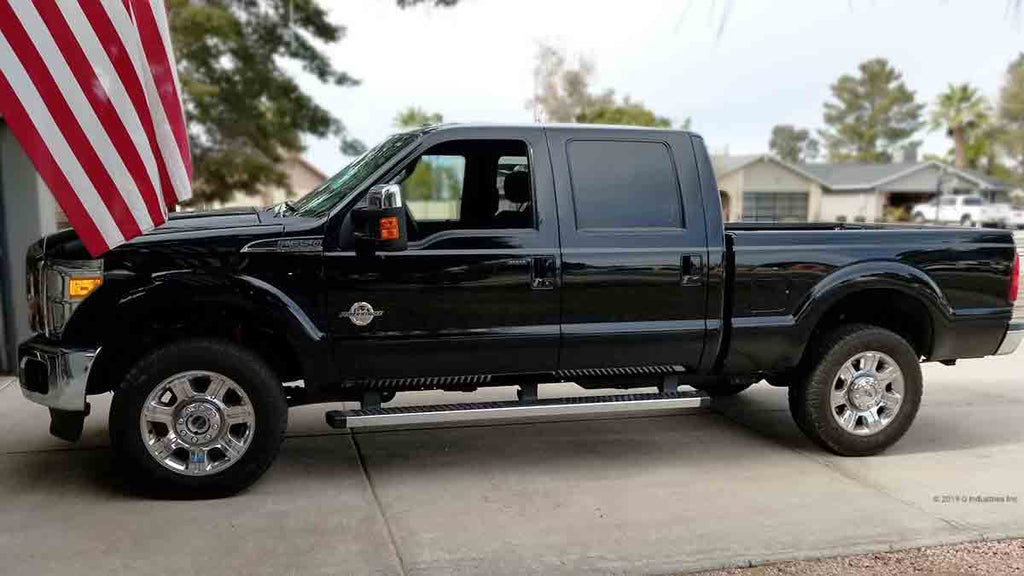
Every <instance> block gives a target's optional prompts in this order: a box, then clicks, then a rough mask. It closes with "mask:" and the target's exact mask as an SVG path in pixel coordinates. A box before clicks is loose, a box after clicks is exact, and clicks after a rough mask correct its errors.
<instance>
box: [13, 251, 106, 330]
mask: <svg viewBox="0 0 1024 576" xmlns="http://www.w3.org/2000/svg"><path fill="white" fill-rule="evenodd" d="M36 282H38V283H40V284H41V285H40V286H39V289H38V290H36V291H34V292H35V294H34V297H35V298H36V299H38V302H39V304H41V305H42V306H41V314H40V316H41V320H42V321H41V322H40V324H41V328H42V329H41V330H39V331H40V332H43V333H44V334H46V336H48V337H51V338H59V337H60V335H61V333H62V332H63V331H64V326H65V325H66V324H67V322H68V319H69V318H71V314H72V313H73V312H74V311H75V308H77V307H78V305H79V304H81V303H82V301H83V300H85V298H86V297H87V296H89V295H90V294H92V293H93V292H95V291H96V289H97V288H99V287H100V286H101V285H102V284H103V261H102V260H50V261H44V262H43V264H42V266H40V270H39V274H38V276H37V278H36ZM30 283H31V279H30Z"/></svg>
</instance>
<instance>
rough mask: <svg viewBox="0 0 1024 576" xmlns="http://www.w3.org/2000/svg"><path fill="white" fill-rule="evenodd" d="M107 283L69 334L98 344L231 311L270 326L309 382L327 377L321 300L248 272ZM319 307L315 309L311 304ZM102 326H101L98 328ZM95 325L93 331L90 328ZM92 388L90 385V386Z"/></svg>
mask: <svg viewBox="0 0 1024 576" xmlns="http://www.w3.org/2000/svg"><path fill="white" fill-rule="evenodd" d="M132 284H134V283H133V282H131V279H123V280H114V281H109V282H107V283H105V284H104V286H103V287H102V288H101V289H100V290H98V291H97V294H95V295H94V296H95V297H96V298H95V300H94V296H90V297H89V298H88V299H86V301H84V302H83V303H82V305H81V306H80V307H79V309H78V310H77V311H76V312H75V314H74V315H73V316H72V318H71V321H69V323H68V333H69V334H80V335H86V334H88V335H90V336H91V338H90V339H94V340H95V339H96V335H97V332H99V334H100V337H99V339H98V340H97V341H95V342H94V345H96V346H104V347H107V344H108V343H111V342H125V339H140V340H142V339H146V338H147V336H148V334H147V332H148V331H156V332H157V333H159V330H161V328H166V327H170V326H172V325H175V324H184V325H183V326H182V329H183V330H185V331H186V333H187V331H188V330H189V329H192V328H196V327H198V326H201V325H202V320H203V319H204V318H207V317H211V316H212V315H216V314H231V315H233V316H236V317H238V318H243V319H244V320H245V321H246V322H247V323H251V324H254V325H257V326H259V327H260V328H265V329H266V330H268V331H269V332H271V333H273V334H274V335H275V337H276V338H279V339H280V343H281V345H284V346H287V347H288V348H289V351H290V352H291V353H292V354H293V355H294V357H295V359H296V360H297V362H298V364H299V367H300V369H301V372H302V375H303V377H304V378H305V379H306V383H307V386H315V385H317V384H320V383H323V382H325V381H326V378H327V375H328V374H329V370H330V365H329V362H330V354H329V353H328V346H327V338H326V335H325V334H324V333H323V331H322V330H320V329H319V328H318V327H317V325H316V323H315V322H314V321H313V317H312V314H315V307H316V306H318V303H317V302H306V303H304V304H305V308H304V307H303V305H300V304H299V303H298V302H296V301H295V299H293V298H292V297H290V296H289V295H288V294H286V293H284V292H283V291H282V290H280V289H279V288H277V287H275V286H273V285H271V284H269V283H267V282H265V281H263V280H261V279H259V278H256V277H253V276H248V275H245V274H211V273H202V274H199V273H196V272H194V271H191V270H182V271H173V272H166V273H159V274H154V275H152V276H150V277H148V278H147V279H146V280H145V281H143V282H141V283H138V284H134V285H132ZM310 308H314V309H310ZM97 326H99V327H102V329H101V330H99V331H97V330H96V327H97ZM90 327H91V330H90ZM90 387H91V386H90Z"/></svg>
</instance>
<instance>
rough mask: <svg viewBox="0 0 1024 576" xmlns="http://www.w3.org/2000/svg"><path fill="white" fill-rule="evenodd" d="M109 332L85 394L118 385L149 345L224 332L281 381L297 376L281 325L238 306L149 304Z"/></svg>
mask: <svg viewBox="0 0 1024 576" xmlns="http://www.w3.org/2000/svg"><path fill="white" fill-rule="evenodd" d="M108 334H109V336H110V337H108V338H106V339H105V340H104V342H103V346H102V349H101V351H100V354H99V356H98V357H97V360H96V363H95V364H94V365H93V367H92V370H91V372H90V374H89V383H88V386H87V393H89V394H99V393H102V392H109V391H111V390H114V389H115V388H117V386H118V385H119V384H120V382H121V379H122V378H123V377H124V375H125V374H126V373H127V372H128V370H129V369H130V368H131V366H132V365H133V364H135V362H137V361H138V360H139V359H140V358H142V357H143V356H144V355H146V354H147V353H149V352H150V351H152V350H155V349H156V348H158V347H160V346H163V345H166V344H168V343H170V342H173V341H175V340H181V339H184V338H194V337H212V338H223V339H225V340H229V341H231V342H234V343H236V344H239V345H241V346H244V347H246V348H248V349H250V350H252V351H253V352H255V353H256V354H257V355H258V356H259V357H260V358H262V359H263V360H264V361H266V362H267V363H268V364H269V365H270V367H271V369H272V370H274V372H275V373H276V374H277V376H278V378H280V380H281V382H290V381H293V380H300V379H302V367H301V364H300V363H299V358H298V355H297V354H296V352H295V350H294V349H293V348H292V346H291V345H290V344H289V342H288V341H287V339H286V338H285V337H284V335H283V334H282V333H281V331H277V330H275V329H274V327H273V326H269V325H267V324H261V323H260V318H258V317H255V316H254V315H253V314H252V313H251V312H247V311H244V310H241V309H237V308H232V307H225V306H213V305H197V306H186V307H185V308H184V309H182V308H181V307H174V308H160V309H154V310H152V311H151V312H150V313H149V314H147V315H145V316H143V317H140V318H136V319H134V320H133V321H132V322H131V323H130V324H129V325H127V326H124V325H122V326H119V327H117V328H116V329H115V330H114V331H111V332H108Z"/></svg>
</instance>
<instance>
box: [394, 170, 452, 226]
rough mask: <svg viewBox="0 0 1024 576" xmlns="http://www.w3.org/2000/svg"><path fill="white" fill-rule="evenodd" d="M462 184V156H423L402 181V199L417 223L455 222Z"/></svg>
mask: <svg viewBox="0 0 1024 576" xmlns="http://www.w3.org/2000/svg"><path fill="white" fill-rule="evenodd" d="M465 181H466V158H465V157H464V156H455V155H450V154H424V155H423V156H420V159H419V162H417V163H416V167H415V168H414V169H413V171H412V174H409V176H408V177H407V178H406V179H405V180H403V181H402V196H403V198H404V199H405V201H406V203H407V204H408V205H409V212H411V213H412V215H413V217H414V218H416V220H418V221H420V222H432V221H439V220H440V221H447V220H458V219H459V208H460V206H461V204H462V188H463V185H464V184H465Z"/></svg>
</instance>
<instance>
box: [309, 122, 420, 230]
mask: <svg viewBox="0 0 1024 576" xmlns="http://www.w3.org/2000/svg"><path fill="white" fill-rule="evenodd" d="M419 137H420V134H419V133H418V132H406V133H403V134H395V135H394V136H392V137H390V138H388V139H387V140H385V141H383V142H381V143H380V144H378V145H377V146H375V147H373V148H371V149H369V150H367V151H366V152H365V153H364V154H363V155H362V156H360V157H358V158H356V159H355V160H353V161H352V162H351V163H350V164H349V165H348V166H346V167H344V168H342V169H341V172H338V173H337V174H335V175H334V176H332V177H331V178H330V179H329V180H327V182H324V183H323V184H321V185H320V187H318V188H316V189H314V190H313V191H312V192H310V193H309V194H306V195H305V196H303V197H302V198H300V199H298V200H297V201H295V203H294V204H292V205H291V206H290V207H291V208H293V211H294V214H295V215H297V216H307V217H311V218H317V217H320V216H324V215H326V214H327V213H328V212H330V211H331V209H332V208H334V207H335V206H336V205H337V204H338V202H340V201H341V200H342V199H343V198H345V197H346V196H348V194H349V193H351V192H352V191H353V190H355V189H356V187H357V186H359V185H360V184H362V183H363V182H364V181H365V180H366V179H367V178H369V177H370V175H371V174H373V173H374V172H376V171H377V170H379V169H380V167H381V166H383V165H384V164H386V163H387V162H388V161H389V160H391V159H392V158H393V157H394V156H395V155H396V154H398V153H400V152H401V151H402V150H404V149H405V148H406V147H407V146H409V145H410V144H412V143H413V142H415V141H416V139H417V138H419Z"/></svg>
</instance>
